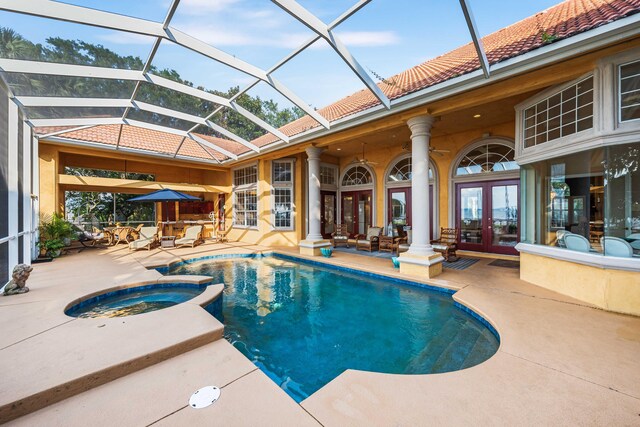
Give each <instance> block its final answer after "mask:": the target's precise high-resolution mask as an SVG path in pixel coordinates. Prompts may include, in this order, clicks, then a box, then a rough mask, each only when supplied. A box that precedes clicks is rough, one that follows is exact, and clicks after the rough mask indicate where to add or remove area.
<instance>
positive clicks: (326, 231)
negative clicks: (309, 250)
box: [320, 191, 337, 239]
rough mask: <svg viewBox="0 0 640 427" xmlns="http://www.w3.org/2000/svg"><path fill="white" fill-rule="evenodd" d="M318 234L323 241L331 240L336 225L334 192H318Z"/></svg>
mask: <svg viewBox="0 0 640 427" xmlns="http://www.w3.org/2000/svg"><path fill="white" fill-rule="evenodd" d="M320 200H321V206H320V233H321V234H322V237H323V238H325V239H330V238H331V233H333V232H334V231H335V230H334V224H335V223H336V205H337V203H336V192H335V191H321V192H320Z"/></svg>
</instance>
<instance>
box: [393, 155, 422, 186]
mask: <svg viewBox="0 0 640 427" xmlns="http://www.w3.org/2000/svg"><path fill="white" fill-rule="evenodd" d="M411 171H412V170H411V157H410V156H409V157H405V158H402V159H400V160H398V161H397V162H396V164H394V165H393V166H392V167H391V169H390V170H389V174H388V175H387V184H394V183H400V182H406V183H410V182H411ZM432 179H433V166H432V165H431V164H430V165H429V180H430V181H431V180H432Z"/></svg>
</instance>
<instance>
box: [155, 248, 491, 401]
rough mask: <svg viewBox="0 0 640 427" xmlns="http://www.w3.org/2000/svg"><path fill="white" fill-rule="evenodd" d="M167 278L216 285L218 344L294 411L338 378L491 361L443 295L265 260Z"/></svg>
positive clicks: (188, 267) (183, 268)
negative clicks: (253, 368)
mask: <svg viewBox="0 0 640 427" xmlns="http://www.w3.org/2000/svg"><path fill="white" fill-rule="evenodd" d="M167 274H199V275H207V276H212V277H213V278H214V279H213V281H212V283H224V284H225V289H224V297H223V315H224V323H225V338H226V339H227V340H228V341H229V342H230V343H231V344H233V346H234V347H236V348H237V349H238V350H240V351H241V352H242V353H243V354H244V355H245V356H246V357H247V358H249V359H250V360H251V361H252V362H253V363H255V364H256V365H257V366H258V367H259V368H260V369H261V370H262V371H263V372H265V373H266V374H267V375H268V376H269V377H270V378H271V379H272V380H273V381H275V382H276V383H277V384H278V385H279V386H280V387H281V388H282V389H283V390H284V391H286V392H287V393H288V394H289V395H290V396H291V397H292V398H293V399H295V400H296V401H297V402H300V401H302V400H304V399H305V398H306V397H308V396H309V395H311V394H312V393H314V392H315V391H317V390H318V389H320V388H321V387H322V386H324V385H325V384H327V383H328V382H329V381H331V380H332V379H334V378H335V377H337V376H338V375H340V374H341V373H342V372H344V371H345V370H346V369H358V370H364V371H375V372H384V373H393V374H428V373H436V372H448V371H455V370H459V369H464V368H468V367H471V366H474V365H477V364H478V363H481V362H483V361H485V360H486V359H488V358H489V357H490V356H492V355H493V354H494V353H495V352H496V350H497V348H498V344H499V343H498V339H497V338H496V336H495V335H494V334H493V333H492V332H491V331H490V330H489V329H488V328H487V327H486V326H485V325H483V324H482V323H481V322H479V321H478V320H476V319H475V318H474V317H472V316H471V315H470V314H468V313H466V312H465V311H463V310H461V309H460V308H458V307H456V306H455V304H454V301H453V299H452V298H451V295H450V294H447V293H443V292H437V291H433V290H429V289H425V288H421V287H417V286H407V285H401V284H395V283H390V281H388V280H383V279H379V278H373V277H369V276H366V275H362V274H356V273H350V272H343V271H339V270H335V269H330V268H325V267H320V266H316V265H307V264H301V263H295V262H291V261H287V260H282V259H277V258H274V257H265V258H262V259H248V258H237V259H226V260H206V261H201V262H194V263H190V264H182V265H179V266H176V267H174V268H170V269H169V270H168V272H167Z"/></svg>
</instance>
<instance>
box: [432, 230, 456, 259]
mask: <svg viewBox="0 0 640 427" xmlns="http://www.w3.org/2000/svg"><path fill="white" fill-rule="evenodd" d="M431 247H433V250H434V251H436V252H440V253H441V254H442V256H443V257H444V259H445V261H447V262H456V261H458V260H459V259H460V258H459V257H458V256H456V250H457V249H458V229H457V228H444V227H441V228H440V238H439V239H437V240H432V241H431Z"/></svg>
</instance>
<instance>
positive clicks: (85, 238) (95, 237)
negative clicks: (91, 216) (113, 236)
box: [74, 226, 110, 248]
mask: <svg viewBox="0 0 640 427" xmlns="http://www.w3.org/2000/svg"><path fill="white" fill-rule="evenodd" d="M74 228H75V229H76V230H77V231H78V242H80V244H81V245H82V246H84V247H85V248H88V247H94V246H95V245H97V244H101V243H106V244H109V242H110V239H109V236H108V235H107V234H106V233H104V232H103V231H102V230H100V229H98V228H96V227H93V231H92V232H89V231H85V230H82V229H81V228H79V227H78V226H74Z"/></svg>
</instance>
